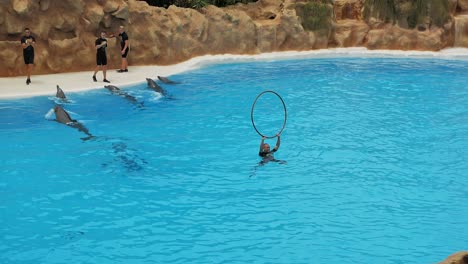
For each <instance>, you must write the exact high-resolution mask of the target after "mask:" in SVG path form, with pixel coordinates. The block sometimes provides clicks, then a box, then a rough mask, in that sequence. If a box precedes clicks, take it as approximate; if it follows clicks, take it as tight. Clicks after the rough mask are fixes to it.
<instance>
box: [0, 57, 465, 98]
mask: <svg viewBox="0 0 468 264" xmlns="http://www.w3.org/2000/svg"><path fill="white" fill-rule="evenodd" d="M356 56H358V57H414V58H441V59H459V60H466V61H467V62H468V49H467V48H452V49H446V50H442V51H440V52H428V51H390V50H367V49H365V48H340V49H326V50H313V51H304V52H290V51H288V52H274V53H264V54H259V55H229V54H226V55H207V56H201V57H196V58H193V59H190V60H188V61H185V62H182V63H178V64H174V65H170V66H157V65H154V66H132V65H130V66H129V72H126V73H117V72H116V70H117V69H111V70H108V72H107V79H108V80H109V81H110V82H111V83H110V84H112V85H115V86H117V87H125V86H128V85H133V84H136V83H143V82H146V78H153V79H156V78H157V76H165V77H170V76H171V75H174V74H178V73H182V72H184V71H188V70H191V69H196V68H198V67H202V66H203V65H207V64H211V63H223V62H226V63H229V62H241V61H257V60H278V59H294V58H297V59H299V58H323V57H356ZM93 67H94V65H90V69H93ZM92 75H93V71H92V70H90V71H85V72H73V73H57V74H46V75H34V72H33V75H32V76H31V81H32V83H31V84H30V85H26V77H25V76H18V77H3V78H0V99H8V98H21V97H32V96H39V95H49V96H50V95H55V92H56V86H57V85H59V86H60V88H62V90H63V91H64V92H65V94H67V93H69V92H80V91H86V90H91V89H100V88H103V87H104V85H107V83H104V82H102V79H103V77H102V72H98V74H97V75H96V76H97V79H98V81H97V82H94V81H93V80H92Z"/></svg>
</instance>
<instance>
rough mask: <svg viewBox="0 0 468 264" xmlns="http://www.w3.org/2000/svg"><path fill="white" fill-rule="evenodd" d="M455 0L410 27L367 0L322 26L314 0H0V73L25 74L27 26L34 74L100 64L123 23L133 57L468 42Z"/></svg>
mask: <svg viewBox="0 0 468 264" xmlns="http://www.w3.org/2000/svg"><path fill="white" fill-rule="evenodd" d="M448 1H449V2H450V13H451V18H450V20H449V21H448V22H447V23H446V24H445V25H443V26H442V27H435V26H431V25H430V24H428V25H426V26H423V27H422V29H421V27H419V28H418V29H414V30H409V29H405V28H403V27H400V26H399V25H396V24H395V23H392V24H389V23H384V22H383V21H380V20H379V19H377V18H372V17H371V18H370V19H367V20H366V21H365V20H364V19H363V14H362V10H363V2H364V0H336V1H333V5H332V6H331V8H332V9H333V21H332V27H330V28H327V29H326V30H325V31H323V30H322V31H320V32H318V31H313V30H307V29H306V27H304V25H303V22H304V19H305V18H304V17H301V15H300V14H301V10H302V9H303V8H304V5H305V3H306V2H307V0H303V1H301V0H259V1H257V2H255V3H249V4H245V5H243V4H238V5H235V6H230V7H226V8H218V7H215V6H208V7H206V8H202V9H199V10H194V9H187V8H178V7H175V6H170V7H169V8H168V9H165V8H159V7H152V6H149V5H148V4H147V3H146V2H144V1H137V0H0V62H1V63H0V76H16V75H23V74H24V72H25V67H24V63H23V58H22V49H21V45H20V38H21V35H22V34H23V29H24V28H25V27H29V28H31V31H32V33H33V35H34V36H35V37H36V42H37V43H36V46H35V51H36V58H35V64H36V65H35V68H34V74H40V73H41V74H43V73H59V72H71V71H83V70H92V69H94V67H95V49H94V41H95V39H96V38H97V36H98V35H99V32H100V31H101V30H106V31H107V32H108V33H113V32H117V29H118V27H119V26H120V25H123V26H125V27H126V31H127V33H128V35H129V37H130V42H131V51H130V56H129V63H130V65H150V64H151V65H154V64H159V65H165V64H173V63H177V62H181V61H184V60H187V59H190V58H192V57H196V56H200V55H206V54H224V53H230V54H258V53H264V52H273V51H286V50H297V51H302V50H311V49H325V48H335V47H367V48H369V49H400V50H431V51H437V50H440V49H443V48H446V47H454V46H460V47H468V15H465V14H468V0H458V1H457V0H448ZM401 2H402V3H404V2H405V1H401ZM330 5H331V4H330ZM108 42H109V45H108V49H107V50H108V57H109V67H110V68H118V67H119V65H120V52H119V49H120V47H119V44H118V41H117V39H109V41H108Z"/></svg>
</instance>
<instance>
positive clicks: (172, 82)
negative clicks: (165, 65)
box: [158, 76, 179, 84]
mask: <svg viewBox="0 0 468 264" xmlns="http://www.w3.org/2000/svg"><path fill="white" fill-rule="evenodd" d="M158 79H159V80H160V81H161V82H163V83H167V84H177V83H179V82H174V81H171V80H169V79H168V78H166V77H163V76H158Z"/></svg>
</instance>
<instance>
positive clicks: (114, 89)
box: [104, 85, 143, 106]
mask: <svg viewBox="0 0 468 264" xmlns="http://www.w3.org/2000/svg"><path fill="white" fill-rule="evenodd" d="M104 88H106V89H107V90H109V91H111V92H112V93H113V94H116V95H120V96H123V97H124V98H125V99H127V100H129V101H130V102H132V103H134V104H138V103H139V102H138V100H137V99H136V98H135V97H134V96H131V95H129V94H128V93H126V92H123V91H122V90H120V88H119V87H117V86H114V85H105V86H104ZM139 104H140V106H143V103H139Z"/></svg>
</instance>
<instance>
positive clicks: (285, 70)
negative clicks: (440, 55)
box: [0, 58, 468, 264]
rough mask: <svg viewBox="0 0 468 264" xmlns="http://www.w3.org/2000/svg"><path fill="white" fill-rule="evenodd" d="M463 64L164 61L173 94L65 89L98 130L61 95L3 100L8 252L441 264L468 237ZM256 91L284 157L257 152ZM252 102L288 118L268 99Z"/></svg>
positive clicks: (261, 119)
mask: <svg viewBox="0 0 468 264" xmlns="http://www.w3.org/2000/svg"><path fill="white" fill-rule="evenodd" d="M467 66H468V62H467V61H463V60H460V61H457V60H439V59H411V58H403V59H402V58H341V59H340V58H321V59H307V60H279V61H260V62H250V63H241V62H239V63H232V64H218V65H208V66H206V67H203V68H201V69H196V70H192V71H189V72H186V73H184V74H179V75H175V76H170V78H171V79H173V80H176V81H180V82H181V83H180V84H177V85H165V84H161V86H162V87H164V88H165V89H166V90H167V91H168V94H169V97H168V98H161V97H160V96H159V95H158V94H155V93H154V92H152V91H151V90H149V89H147V88H146V83H141V84H138V85H135V86H132V87H124V88H123V91H124V92H126V93H128V94H129V95H131V96H134V97H135V98H136V99H137V103H135V102H133V101H130V100H127V99H126V98H124V97H122V96H117V95H113V94H111V93H110V92H109V91H108V90H105V89H101V90H93V91H89V92H82V93H69V94H68V98H69V102H67V103H63V106H64V108H65V109H66V110H67V111H69V112H70V114H71V116H72V117H73V118H74V119H77V120H78V121H79V122H81V123H83V124H84V125H85V126H86V127H87V128H88V129H89V132H90V133H91V134H93V135H94V136H95V137H94V138H93V139H90V140H83V139H82V138H84V137H86V135H85V134H84V133H81V132H79V131H78V130H76V129H73V128H71V127H68V126H66V125H63V124H60V123H58V122H54V121H52V120H50V119H51V118H53V117H51V113H50V112H49V110H50V109H51V108H52V107H53V106H54V105H55V103H56V102H57V100H55V99H54V98H53V97H47V96H42V97H34V98H28V99H18V100H2V101H0V113H1V115H0V146H1V148H2V151H1V153H0V154H1V159H0V168H1V172H2V174H1V176H0V197H1V199H0V263H331V262H333V263H405V264H407V263H415V264H416V263H417V264H420V263H436V262H438V261H441V260H443V259H445V258H446V257H447V256H448V255H450V254H451V253H454V252H456V251H459V250H466V249H468V248H467V245H468V222H467V220H466V219H468V189H467V188H466V182H467V181H468V86H467V83H468V75H467V68H468V67H467ZM142 81H143V80H142ZM62 88H63V89H64V91H65V92H66V87H65V86H63V85H62ZM264 90H274V91H276V92H278V93H279V94H280V95H281V96H282V98H283V99H284V101H285V103H286V105H287V110H288V119H287V125H286V128H285V130H284V132H283V134H282V137H281V139H282V142H281V147H280V149H279V151H278V152H277V153H276V154H275V157H276V158H277V159H280V160H284V161H286V162H287V164H279V163H267V164H265V165H264V166H259V165H258V162H259V161H260V159H259V157H258V156H257V153H258V148H259V143H260V136H259V135H258V134H257V133H256V132H255V130H254V129H253V127H252V124H251V121H250V113H251V112H250V111H251V105H252V103H253V101H254V99H255V97H256V96H257V95H258V94H259V93H260V92H262V91H264ZM254 112H255V119H256V123H257V125H258V126H259V127H260V129H261V130H262V131H265V133H273V134H274V133H275V131H276V130H277V128H278V126H280V125H281V123H282V121H283V119H284V115H283V112H282V108H281V105H280V103H279V101H278V99H277V98H275V97H267V96H265V97H262V98H261V99H259V103H258V106H257V107H256V108H255V109H254ZM267 142H268V143H270V144H271V145H274V144H275V142H276V141H275V140H274V139H270V140H267Z"/></svg>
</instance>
